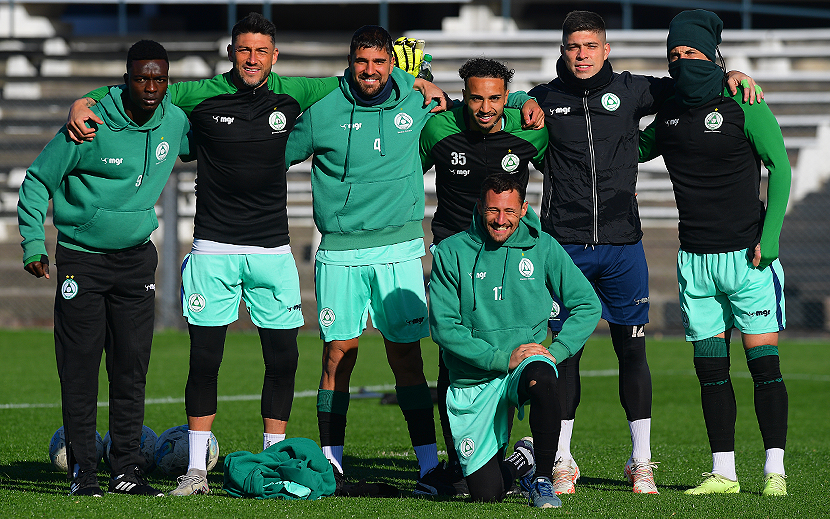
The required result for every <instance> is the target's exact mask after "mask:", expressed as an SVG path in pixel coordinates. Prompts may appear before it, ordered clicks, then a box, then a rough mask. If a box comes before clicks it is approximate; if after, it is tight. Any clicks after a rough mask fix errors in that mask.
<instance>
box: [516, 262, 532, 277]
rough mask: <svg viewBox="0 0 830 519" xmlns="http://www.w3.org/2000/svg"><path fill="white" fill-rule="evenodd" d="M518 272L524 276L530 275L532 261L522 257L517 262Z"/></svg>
mask: <svg viewBox="0 0 830 519" xmlns="http://www.w3.org/2000/svg"><path fill="white" fill-rule="evenodd" d="M519 273H520V274H521V275H522V276H524V277H526V278H529V277H530V276H532V275H533V262H532V261H530V260H529V259H527V258H522V260H521V261H520V262H519Z"/></svg>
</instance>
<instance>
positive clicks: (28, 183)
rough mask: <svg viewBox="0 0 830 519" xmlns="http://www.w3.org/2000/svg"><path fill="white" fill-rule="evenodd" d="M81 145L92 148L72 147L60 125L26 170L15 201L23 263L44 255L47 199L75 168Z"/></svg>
mask: <svg viewBox="0 0 830 519" xmlns="http://www.w3.org/2000/svg"><path fill="white" fill-rule="evenodd" d="M82 146H92V143H86V142H84V143H81V144H78V145H76V144H75V143H73V142H72V141H71V140H70V139H69V135H68V133H67V131H66V127H65V126H64V127H63V128H61V130H60V131H59V132H58V134H57V135H55V137H54V138H53V139H52V140H51V141H49V143H48V144H47V145H46V147H45V148H43V151H42V152H40V155H38V156H37V158H36V159H35V161H34V162H33V163H32V165H31V166H29V169H28V170H26V177H25V178H24V179H23V183H22V184H21V185H20V192H19V198H18V202H17V223H18V227H19V229H20V236H22V237H23V241H22V242H21V246H22V247H23V259H24V261H26V260H31V259H32V257H33V256H37V255H39V254H42V255H46V243H45V241H46V237H45V233H44V230H43V225H44V223H45V222H46V211H47V210H48V209H49V200H50V199H51V198H53V196H54V194H55V192H56V191H57V190H58V189H59V188H60V185H61V182H62V181H63V177H64V175H66V173H68V172H70V171H72V170H73V169H75V166H76V165H77V164H78V161H79V159H80V150H81V147H82ZM29 263H31V261H29ZM25 264H26V263H24V265H25Z"/></svg>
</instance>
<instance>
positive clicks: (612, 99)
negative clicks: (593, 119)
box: [600, 92, 620, 112]
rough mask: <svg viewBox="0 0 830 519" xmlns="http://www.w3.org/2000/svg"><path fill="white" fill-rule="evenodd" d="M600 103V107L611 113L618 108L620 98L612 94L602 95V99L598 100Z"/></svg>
mask: <svg viewBox="0 0 830 519" xmlns="http://www.w3.org/2000/svg"><path fill="white" fill-rule="evenodd" d="M600 102H601V103H602V107H603V108H605V109H606V110H608V111H609V112H613V111H614V110H616V109H617V108H619V107H620V98H619V97H617V96H616V95H614V94H612V93H611V92H608V93H607V94H604V95H603V96H602V99H600Z"/></svg>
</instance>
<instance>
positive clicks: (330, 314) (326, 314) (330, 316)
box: [320, 308, 334, 328]
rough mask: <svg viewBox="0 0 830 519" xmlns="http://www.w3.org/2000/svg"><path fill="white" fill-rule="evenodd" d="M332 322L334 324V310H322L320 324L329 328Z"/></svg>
mask: <svg viewBox="0 0 830 519" xmlns="http://www.w3.org/2000/svg"><path fill="white" fill-rule="evenodd" d="M332 324H334V310H332V309H331V308H323V309H322V310H320V325H321V326H325V327H326V328H328V327H329V326H331V325H332Z"/></svg>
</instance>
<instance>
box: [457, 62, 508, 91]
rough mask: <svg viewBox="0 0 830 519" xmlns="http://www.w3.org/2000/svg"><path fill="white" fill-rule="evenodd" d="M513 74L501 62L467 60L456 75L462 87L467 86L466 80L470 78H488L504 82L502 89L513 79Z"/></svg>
mask: <svg viewBox="0 0 830 519" xmlns="http://www.w3.org/2000/svg"><path fill="white" fill-rule="evenodd" d="M515 72H516V71H515V70H513V69H512V68H507V67H506V66H505V64H504V63H502V62H501V61H496V60H494V59H487V58H473V59H470V60H467V62H466V63H464V64H463V65H461V68H460V69H458V75H459V76H461V79H463V80H464V86H467V80H468V79H469V78H471V77H489V78H496V79H502V80H504V88H507V84H508V83H510V80H512V79H513V74H514V73H515Z"/></svg>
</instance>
